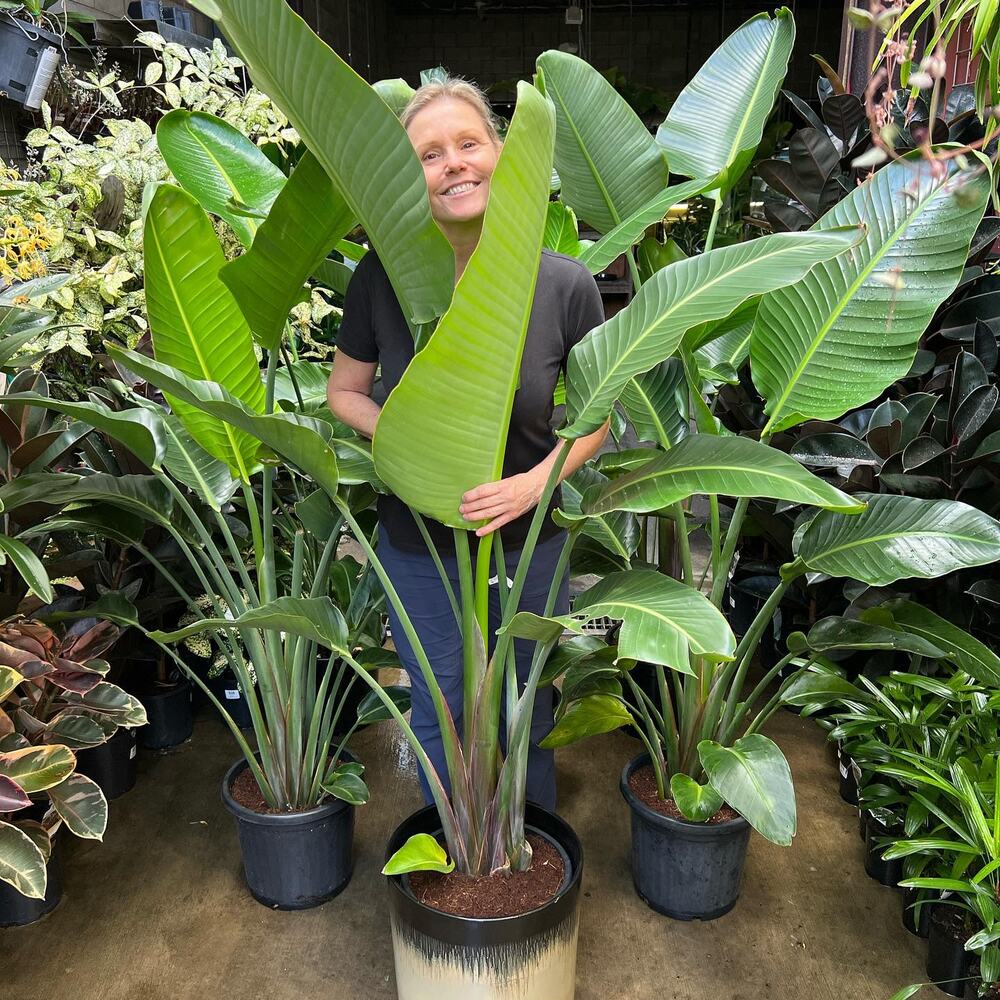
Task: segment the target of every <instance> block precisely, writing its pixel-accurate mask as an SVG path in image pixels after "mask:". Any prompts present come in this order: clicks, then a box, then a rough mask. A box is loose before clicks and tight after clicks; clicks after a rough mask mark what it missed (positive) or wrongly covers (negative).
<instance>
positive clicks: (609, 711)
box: [539, 694, 635, 750]
mask: <svg viewBox="0 0 1000 1000" xmlns="http://www.w3.org/2000/svg"><path fill="white" fill-rule="evenodd" d="M634 724H635V719H634V718H633V717H632V713H631V712H630V711H629V710H628V706H627V705H625V704H624V703H623V702H622V700H621V698H615V697H614V696H613V695H610V694H588V695H586V696H585V697H583V698H577V699H576V700H575V701H573V702H571V703H570V705H569V707H568V708H567V709H566V711H565V712H564V713H563V716H562V718H561V719H560V720H559V721H558V722H557V723H556V724H555V726H553V727H552V730H551V731H550V732H549V734H548V736H546V737H545V739H543V740H542V741H541V743H540V744H539V746H541V747H543V748H544V749H546V750H551V749H554V748H555V747H564V746H568V745H569V744H570V743H576V742H577V741H578V740H582V739H586V738H587V737H588V736H597V735H598V734H599V733H610V732H612V731H613V730H615V729H620V728H621V727H622V726H630V725H634Z"/></svg>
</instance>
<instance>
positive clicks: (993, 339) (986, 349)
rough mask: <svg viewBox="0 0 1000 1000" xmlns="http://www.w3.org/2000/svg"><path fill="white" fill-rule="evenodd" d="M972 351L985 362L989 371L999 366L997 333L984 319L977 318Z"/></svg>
mask: <svg viewBox="0 0 1000 1000" xmlns="http://www.w3.org/2000/svg"><path fill="white" fill-rule="evenodd" d="M972 353H973V354H975V356H976V357H977V358H979V360H980V361H981V362H982V363H983V367H984V368H985V369H986V371H987V372H994V371H996V368H997V353H998V352H997V335H996V333H994V332H993V328H992V327H991V326H990V325H989V324H988V323H984V322H983V321H982V320H976V329H975V333H974V334H973V335H972Z"/></svg>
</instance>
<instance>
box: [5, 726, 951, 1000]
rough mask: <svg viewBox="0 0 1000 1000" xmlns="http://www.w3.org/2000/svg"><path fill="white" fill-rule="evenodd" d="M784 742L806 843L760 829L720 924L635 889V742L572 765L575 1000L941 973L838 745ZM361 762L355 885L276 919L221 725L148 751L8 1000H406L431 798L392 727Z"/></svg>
mask: <svg viewBox="0 0 1000 1000" xmlns="http://www.w3.org/2000/svg"><path fill="white" fill-rule="evenodd" d="M771 735H773V736H774V737H775V738H776V739H777V740H778V742H779V743H780V744H781V746H782V747H783V748H784V750H785V752H786V754H787V756H788V758H789V761H790V763H791V767H792V771H793V774H794V777H795V784H796V788H797V789H798V809H799V833H798V836H797V837H796V839H795V843H794V846H792V847H791V848H788V849H781V848H777V847H773V846H772V845H770V844H768V843H767V842H766V841H764V840H763V839H761V838H760V837H759V836H756V835H754V837H753V839H752V840H751V846H750V855H749V860H748V863H747V871H746V882H745V889H744V892H743V897H742V899H741V900H740V902H739V903H738V905H737V907H736V909H735V910H734V911H733V912H732V913H730V914H728V915H727V916H725V917H723V918H722V919H720V920H717V921H714V922H711V923H707V924H701V923H698V922H694V923H689V924H685V923H678V922H675V921H671V920H667V919H665V918H663V917H660V916H658V915H656V914H655V913H653V912H652V911H651V910H649V909H647V908H646V907H645V906H644V905H643V904H642V903H641V902H640V901H639V899H638V897H636V896H635V894H634V892H633V890H632V885H631V879H630V875H629V869H628V844H629V841H628V836H629V834H628V815H627V810H626V807H625V804H624V802H623V801H622V800H621V797H620V795H619V793H618V776H619V773H620V771H621V768H622V765H623V764H624V763H625V762H626V761H627V760H628V759H629V758H630V757H631V756H632V755H634V754H635V753H636V752H637V748H638V745H637V743H636V742H634V741H633V740H631V739H629V738H628V737H627V736H626V735H624V734H623V733H613V734H610V735H608V736H602V737H598V738H595V739H591V740H589V741H587V742H586V743H583V744H578V745H577V746H574V747H569V748H566V749H565V750H561V751H559V752H558V758H557V759H558V769H559V790H560V803H561V804H560V811H561V812H562V814H563V815H564V816H565V817H566V818H567V819H568V820H569V822H570V823H571V824H572V825H573V826H574V828H575V829H576V830H577V832H578V833H579V835H580V838H581V840H582V842H583V846H584V852H585V869H584V877H583V888H584V898H583V901H582V913H581V927H580V949H579V959H578V968H577V992H576V996H577V1000H612V998H614V1000H618V998H629V1000H792V998H796V1000H797V998H809V1000H887V998H888V997H889V996H890V995H891V994H892V993H893V992H895V991H896V990H897V989H899V987H900V986H902V985H904V984H906V983H908V982H913V981H917V980H920V979H923V978H925V977H924V973H923V957H924V943H923V942H922V941H920V940H918V939H917V938H914V937H912V936H910V935H909V934H907V933H906V931H904V930H903V928H902V926H901V924H900V919H899V918H900V904H899V898H898V896H897V895H896V893H894V892H892V891H891V890H889V889H884V888H882V887H881V886H879V885H877V884H876V883H874V882H872V881H871V880H870V879H868V878H867V877H866V876H865V873H864V871H863V868H862V857H861V852H862V845H861V841H860V839H859V838H858V834H857V823H856V820H855V816H854V813H853V811H852V810H851V809H850V808H849V807H848V806H846V805H845V804H844V803H843V802H842V801H841V800H840V799H839V797H838V795H837V787H836V771H835V768H834V764H833V762H832V758H831V756H830V754H829V752H828V750H827V749H826V748H825V746H824V743H823V740H822V736H821V733H820V731H819V730H818V729H817V727H816V726H815V725H814V724H812V723H809V722H805V721H802V720H800V719H798V718H796V717H795V716H792V715H790V714H788V713H785V712H779V713H778V715H777V716H776V717H775V719H774V721H773V724H772V726H771ZM356 750H357V752H358V753H359V754H360V756H361V758H362V759H363V760H364V761H365V763H366V764H367V767H368V771H367V775H366V777H367V778H368V779H369V782H370V785H371V789H372V800H371V802H370V804H369V805H367V806H365V807H364V808H361V809H359V810H358V822H357V834H356V838H355V850H356V869H355V875H354V878H353V880H352V882H351V884H350V885H349V886H348V888H347V889H346V890H345V891H344V892H343V893H342V894H341V895H340V896H339V897H338V898H336V899H335V900H333V901H331V902H329V903H327V904H326V905H325V906H321V907H319V908H317V909H314V910H308V911H304V912H298V913H281V912H272V911H269V910H267V909H265V908H264V907H262V906H261V905H260V904H258V903H256V902H255V901H254V900H253V899H252V898H251V897H250V895H249V894H248V892H247V891H246V888H245V886H244V884H243V881H242V877H241V872H240V859H239V850H238V846H237V841H236V835H235V830H234V828H233V822H232V820H231V818H230V817H229V815H228V814H227V813H226V812H225V811H224V809H223V807H222V804H221V802H220V799H219V781H220V778H221V776H222V774H223V772H224V771H225V769H226V767H227V765H228V764H229V763H230V762H231V761H232V759H233V758H234V757H235V753H234V750H233V744H232V741H231V738H230V737H229V735H228V732H227V731H226V730H224V729H223V727H222V724H221V723H220V722H219V721H218V720H217V719H216V718H215V717H213V716H212V715H210V714H208V713H207V711H206V712H205V713H204V714H203V715H202V716H201V717H200V718H199V720H198V723H197V725H196V727H195V732H194V737H193V738H192V739H191V740H190V741H189V742H188V743H186V744H185V745H183V746H182V747H179V748H177V749H176V750H173V751H169V752H166V753H163V754H153V753H148V752H147V753H146V754H145V755H144V756H143V757H142V760H141V764H140V773H139V781H138V784H137V785H136V787H135V788H134V789H133V790H132V791H131V792H129V793H128V794H127V795H126V796H124V797H123V798H121V799H119V800H118V801H116V802H114V803H112V806H111V820H110V823H109V826H108V833H107V836H106V839H105V841H104V843H103V844H100V843H95V842H91V841H81V840H77V839H75V838H73V837H68V838H66V840H67V844H66V845H65V846H66V848H67V849H66V850H65V853H64V857H65V867H64V872H65V875H64V881H65V896H64V899H63V901H62V903H61V904H60V905H59V907H58V908H57V909H56V910H55V911H54V912H53V913H52V914H51V915H49V916H48V917H47V918H45V919H44V920H42V921H40V922H39V923H37V924H35V925H33V926H31V927H27V928H19V929H13V930H5V931H0V996H2V997H4V998H7V997H10V998H12V1000H13V998H18V1000H41V998H43V997H44V998H45V1000H193V998H196V997H198V998H202V997H207V998H211V1000H258V998H260V1000H264V998H266V1000H293V998H294V1000H303V998H314V997H315V998H323V1000H355V998H371V1000H377V998H392V997H395V995H396V994H395V989H394V984H393V971H392V953H391V948H390V942H389V928H388V919H387V914H386V899H385V897H386V894H385V890H384V887H383V885H382V881H383V880H382V877H381V876H380V875H379V874H378V870H379V868H380V866H381V861H382V850H383V846H384V844H385V841H386V838H387V836H388V833H389V832H390V829H391V828H392V827H393V826H394V825H395V824H396V823H397V822H398V821H399V820H400V819H402V818H403V817H404V816H406V815H407V814H408V813H410V812H411V811H412V810H413V809H414V808H416V807H417V806H418V805H419V795H418V791H417V786H416V779H415V775H414V764H413V759H412V756H411V755H410V753H409V750H408V748H407V746H406V744H405V743H403V742H402V741H401V740H400V739H399V738H398V735H397V733H396V731H395V730H394V728H393V727H391V726H390V725H388V724H383V725H382V726H379V727H376V728H375V729H373V730H370V731H368V732H366V733H363V734H362V735H361V736H360V738H359V739H358V740H357V742H356ZM940 996H942V994H940V993H938V992H937V991H936V990H934V989H933V988H926V989H925V990H924V991H923V993H921V994H920V997H921V998H924V997H926V998H930V997H940Z"/></svg>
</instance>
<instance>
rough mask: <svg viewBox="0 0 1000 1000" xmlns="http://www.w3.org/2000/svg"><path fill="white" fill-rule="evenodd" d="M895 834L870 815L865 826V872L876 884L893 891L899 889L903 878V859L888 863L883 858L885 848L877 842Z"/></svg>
mask: <svg viewBox="0 0 1000 1000" xmlns="http://www.w3.org/2000/svg"><path fill="white" fill-rule="evenodd" d="M893 832H894V831H892V830H890V829H889V828H888V827H887V826H885V825H884V824H882V823H880V822H879V821H878V820H877V819H875V817H874V816H872V815H871V813H869V814H868V817H867V821H866V824H865V871H866V872H867V873H868V875H869V876H870V877H871V878H873V879H875V881H876V882H880V883H881V884H882V885H885V886H889V887H890V888H891V889H895V888H897V887H898V886H899V880H900V879H901V878H902V877H903V859H902V858H895V859H894V860H892V861H886V860H885V859H884V858H883V857H882V851H883V850H884V848H882V847H879V846H878V844H877V843H876V840H877V838H879V837H890V836H892V834H893Z"/></svg>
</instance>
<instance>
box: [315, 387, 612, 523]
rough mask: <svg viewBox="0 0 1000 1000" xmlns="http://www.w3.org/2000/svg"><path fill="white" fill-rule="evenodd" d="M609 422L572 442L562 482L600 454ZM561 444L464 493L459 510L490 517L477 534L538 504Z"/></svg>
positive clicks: (478, 517)
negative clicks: (527, 464) (520, 467)
mask: <svg viewBox="0 0 1000 1000" xmlns="http://www.w3.org/2000/svg"><path fill="white" fill-rule="evenodd" d="M331 408H332V406H331ZM610 423H611V422H610V420H609V421H606V422H605V424H604V426H603V427H601V428H599V429H598V430H596V431H594V433H593V434H588V435H587V436H586V437H582V438H578V439H577V440H576V441H574V442H573V447H572V448H570V451H569V455H567V456H566V462H565V464H564V465H563V467H562V472H561V473H560V475H559V482H562V481H563V480H564V479H566V478H567V477H568V476H571V475H573V473H574V472H576V470H577V469H579V468H580V466H581V465H583V464H584V462H586V461H587V459H588V458H592V457H593V456H594V455H595V454H597V450H598V448H600V447H601V445H602V444H604V439H605V438H606V437H607V436H608V427H609V425H610ZM561 448H562V442H560V443H559V444H557V445H556V446H555V448H553V449H552V451H550V452H549V453H548V455H546V456H545V458H543V459H542V461H540V462H539V463H538V465H536V466H535V467H534V468H533V469H530V470H529V471H528V472H522V473H519V474H518V475H516V476H508V477H507V478H506V479H501V480H500V481H499V482H496V483H484V484H483V485H482V486H477V487H476V488H475V489H474V490H469V492H468V493H466V494H464V495H463V497H462V503H461V506H460V507H459V508H458V510H459V513H460V514H461V515H462V517H464V518H465V520H466V521H484V520H488V521H489V523H488V524H484V525H483V526H482V527H481V528H477V529H476V534H477V535H479V536H480V537H482V536H483V535H488V534H489V533H490V532H491V531H496V530H497V528H502V527H503V526H504V525H505V524H507V523H508V521H513V520H514V519H515V518H518V517H520V516H521V515H522V514H524V513H526V512H527V511H529V510H531V509H532V508H533V507H536V506H537V505H538V501H539V500H540V499H541V498H542V492H543V490H544V489H545V484H546V482H547V481H548V478H549V473H550V472H551V471H552V466H553V464H554V463H555V461H556V456H557V455H558V454H559V451H560V450H561Z"/></svg>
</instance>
